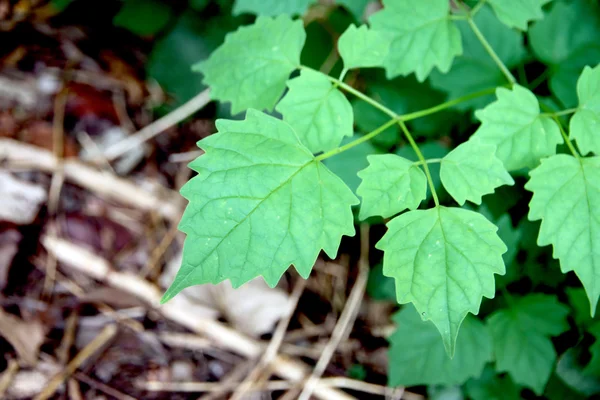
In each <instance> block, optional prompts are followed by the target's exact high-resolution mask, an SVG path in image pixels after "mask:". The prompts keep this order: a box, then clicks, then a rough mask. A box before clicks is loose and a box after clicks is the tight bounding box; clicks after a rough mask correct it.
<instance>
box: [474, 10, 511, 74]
mask: <svg viewBox="0 0 600 400" xmlns="http://www.w3.org/2000/svg"><path fill="white" fill-rule="evenodd" d="M467 22H468V23H469V26H470V27H471V29H472V30H473V33H474V34H475V36H477V39H479V41H480V42H481V45H482V46H483V48H484V49H485V51H487V52H488V54H489V55H490V57H492V60H494V62H495V63H496V65H498V68H500V70H501V71H502V73H503V74H504V76H506V79H508V81H509V82H510V83H511V84H513V85H514V84H515V83H517V80H516V79H515V77H514V76H513V75H512V74H511V73H510V71H509V70H508V68H507V67H506V65H505V64H504V63H503V62H502V60H501V59H500V57H498V54H496V52H495V51H494V49H493V48H492V46H491V45H490V44H489V42H488V41H487V39H486V38H485V37H484V36H483V34H482V33H481V31H480V30H479V28H478V27H477V25H476V24H475V22H474V21H473V16H472V15H471V14H469V18H467Z"/></svg>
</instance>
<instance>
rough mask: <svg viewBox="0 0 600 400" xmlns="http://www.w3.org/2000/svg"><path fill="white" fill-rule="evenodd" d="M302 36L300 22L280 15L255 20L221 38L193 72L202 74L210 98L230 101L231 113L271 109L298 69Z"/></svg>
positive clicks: (303, 37)
mask: <svg viewBox="0 0 600 400" xmlns="http://www.w3.org/2000/svg"><path fill="white" fill-rule="evenodd" d="M305 38H306V34H305V33H304V28H303V26H302V21H292V20H291V19H290V18H289V17H287V16H285V15H282V16H280V17H277V18H275V19H273V18H267V17H258V19H257V20H256V22H255V23H254V24H253V25H250V26H244V27H241V28H239V29H238V30H237V31H235V32H233V33H230V34H228V35H227V36H226V37H225V43H223V45H221V46H220V47H219V48H218V49H217V50H216V51H214V52H213V53H212V54H211V56H210V57H209V59H208V60H206V61H203V62H201V63H199V64H196V65H195V66H194V67H193V69H194V70H195V71H199V72H202V73H203V74H204V83H206V84H207V85H209V86H210V88H211V97H212V98H213V99H216V100H219V101H229V102H231V112H232V113H233V114H237V113H238V112H240V111H243V110H245V109H247V108H250V107H252V108H257V109H267V110H272V109H273V107H274V106H275V104H276V103H277V101H278V100H279V98H280V97H281V95H282V94H283V91H284V89H285V83H286V81H287V80H288V78H289V76H290V74H291V73H292V71H294V70H295V69H296V68H298V67H299V66H300V52H301V51H302V46H303V45H304V40H305Z"/></svg>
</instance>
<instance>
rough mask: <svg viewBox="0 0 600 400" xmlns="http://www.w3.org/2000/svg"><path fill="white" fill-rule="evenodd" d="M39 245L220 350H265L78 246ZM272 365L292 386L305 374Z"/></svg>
mask: <svg viewBox="0 0 600 400" xmlns="http://www.w3.org/2000/svg"><path fill="white" fill-rule="evenodd" d="M42 243H43V245H44V246H45V247H46V249H47V250H48V251H49V252H51V253H53V254H54V255H55V256H56V258H57V259H58V260H59V261H60V262H61V263H64V264H65V265H68V266H70V267H71V268H73V269H75V270H77V271H79V272H81V273H84V274H86V275H88V276H91V277H93V278H95V279H97V280H99V281H102V282H104V283H105V284H108V285H109V286H113V287H115V288H118V289H121V290H123V291H125V292H127V293H130V294H132V295H135V296H137V297H138V298H139V299H141V300H143V301H145V302H146V303H147V304H149V305H150V306H152V307H154V308H157V309H158V310H159V311H160V312H161V313H162V314H163V316H164V317H165V318H167V319H170V320H171V321H174V322H176V323H178V324H180V325H182V326H184V327H186V328H188V329H190V330H192V331H194V332H196V333H200V334H203V335H205V336H206V337H208V338H210V339H212V340H213V341H215V342H217V343H218V344H219V345H220V346H221V347H223V348H226V349H228V350H230V351H233V352H235V353H237V354H241V355H244V356H246V357H249V358H257V357H258V356H259V355H260V354H261V353H262V351H263V350H264V348H265V346H264V345H263V344H262V343H260V342H258V341H256V340H254V339H251V338H249V337H247V336H245V335H243V334H242V333H240V332H237V331H235V330H233V329H231V328H229V327H227V326H225V325H223V324H221V323H220V322H218V321H214V320H210V319H203V318H199V317H197V316H194V315H190V314H189V313H188V312H187V310H184V309H181V308H179V307H177V306H176V305H174V303H167V304H164V305H161V304H160V297H161V296H160V292H159V291H158V289H157V288H156V287H155V286H154V285H152V284H150V283H149V282H148V281H145V280H142V279H140V278H139V277H138V276H136V275H133V274H129V273H123V272H116V271H114V270H112V269H111V267H110V265H109V263H108V262H107V261H106V260H104V259H102V258H100V257H98V256H96V255H94V254H92V253H91V252H89V251H88V250H86V249H84V248H82V247H80V246H77V245H75V244H73V243H71V242H69V241H66V240H63V239H59V238H56V237H51V236H44V237H43V238H42ZM272 365H273V370H274V371H275V373H276V374H277V375H279V376H281V377H283V378H286V379H289V380H290V381H292V382H300V381H302V380H303V379H304V378H305V376H306V375H307V374H308V367H307V366H306V365H305V364H303V363H302V362H300V361H297V360H293V359H290V358H288V357H284V356H281V355H279V356H277V357H276V358H275V359H274V360H273V363H272ZM314 393H315V396H316V397H318V398H320V399H323V400H350V399H353V397H352V396H349V395H348V394H346V393H344V392H341V391H339V390H337V389H333V388H330V387H327V386H324V385H321V384H317V385H316V387H315V390H314Z"/></svg>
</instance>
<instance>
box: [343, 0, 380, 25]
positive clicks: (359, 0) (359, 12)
mask: <svg viewBox="0 0 600 400" xmlns="http://www.w3.org/2000/svg"><path fill="white" fill-rule="evenodd" d="M371 1H373V0H336V1H335V2H336V3H337V4H340V5H342V6H344V7H345V8H346V9H348V11H350V13H351V14H352V15H353V16H354V18H355V19H356V20H357V21H362V19H363V15H364V14H365V9H366V8H367V4H369V3H370V2H371Z"/></svg>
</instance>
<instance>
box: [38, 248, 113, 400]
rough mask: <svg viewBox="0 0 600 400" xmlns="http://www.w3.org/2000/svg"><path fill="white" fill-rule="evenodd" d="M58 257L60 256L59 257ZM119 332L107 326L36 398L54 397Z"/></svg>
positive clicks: (43, 399) (111, 326) (44, 399)
mask: <svg viewBox="0 0 600 400" xmlns="http://www.w3.org/2000/svg"><path fill="white" fill-rule="evenodd" d="M57 258H58V257H57ZM116 333H117V327H116V325H108V326H107V327H105V328H104V329H103V330H102V331H101V332H100V333H99V334H98V335H97V336H96V337H95V338H94V340H92V341H91V342H90V343H88V344H87V345H86V346H85V347H84V348H83V349H81V351H80V352H79V353H77V355H76V356H75V357H74V358H73V359H72V360H71V361H70V362H69V364H67V366H66V368H64V369H63V370H62V371H61V372H59V373H58V374H57V375H55V376H54V377H53V378H52V379H51V380H50V382H48V385H47V386H46V387H45V388H44V390H43V391H42V392H41V393H40V394H38V395H37V396H36V397H35V399H34V400H46V399H49V398H50V397H52V395H53V394H54V392H56V390H57V389H58V388H59V387H60V385H61V384H62V383H63V382H64V381H65V379H67V378H68V377H70V376H71V375H72V374H73V373H74V372H75V371H76V370H77V368H79V367H80V366H81V364H83V363H84V362H85V361H86V360H87V359H89V358H90V357H91V356H93V355H94V353H96V352H97V351H98V350H100V349H101V348H103V347H104V346H105V345H106V344H107V343H108V342H109V341H110V340H111V339H112V338H113V337H114V336H115V334H116Z"/></svg>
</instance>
